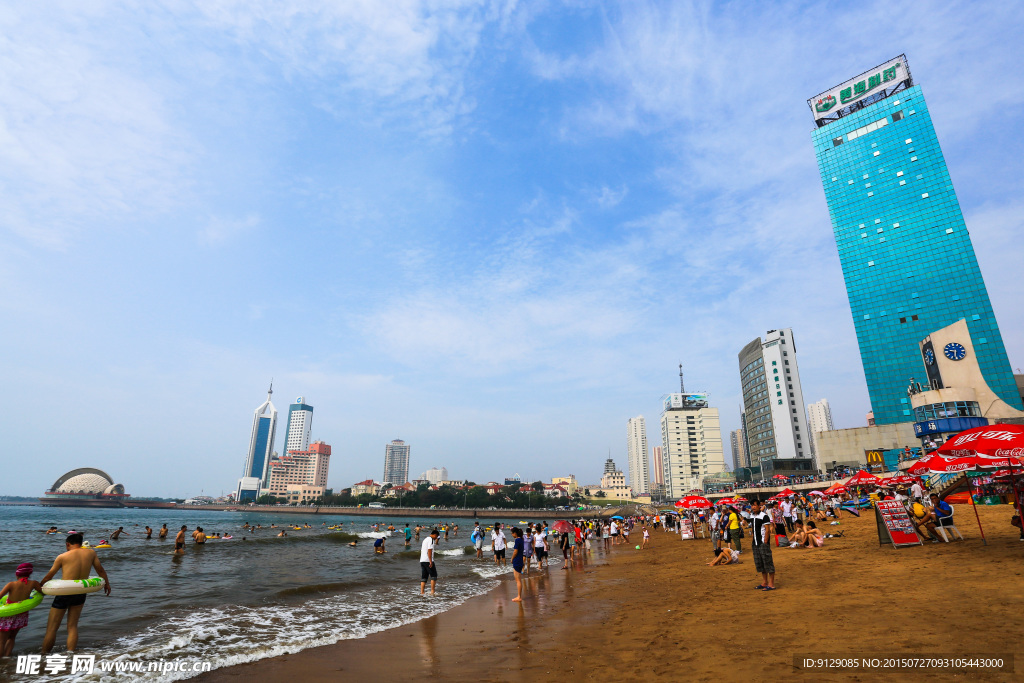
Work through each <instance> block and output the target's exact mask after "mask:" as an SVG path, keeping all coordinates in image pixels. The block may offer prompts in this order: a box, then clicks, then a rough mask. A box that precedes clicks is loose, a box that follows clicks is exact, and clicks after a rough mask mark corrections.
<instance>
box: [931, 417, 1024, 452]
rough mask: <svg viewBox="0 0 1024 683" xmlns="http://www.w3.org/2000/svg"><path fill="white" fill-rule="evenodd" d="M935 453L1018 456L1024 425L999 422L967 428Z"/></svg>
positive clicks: (1023, 437)
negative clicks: (999, 423)
mask: <svg viewBox="0 0 1024 683" xmlns="http://www.w3.org/2000/svg"><path fill="white" fill-rule="evenodd" d="M936 453H938V454H939V455H944V456H946V457H954V458H965V457H971V456H978V457H982V458H1007V457H1011V456H1012V457H1018V458H1019V457H1022V456H1024V425H1003V424H1001V425H988V426H985V427H975V428H974V429H968V430H967V431H964V432H960V433H959V434H957V435H956V436H954V437H951V438H950V439H948V440H947V441H946V443H944V444H942V445H941V446H940V447H939V450H937V451H936Z"/></svg>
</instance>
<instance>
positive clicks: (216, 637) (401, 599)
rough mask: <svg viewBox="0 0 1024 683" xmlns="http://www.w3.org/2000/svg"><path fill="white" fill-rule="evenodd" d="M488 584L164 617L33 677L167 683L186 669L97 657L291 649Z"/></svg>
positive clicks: (189, 656)
mask: <svg viewBox="0 0 1024 683" xmlns="http://www.w3.org/2000/svg"><path fill="white" fill-rule="evenodd" d="M492 585H493V584H491V583H490V582H488V583H486V584H479V583H465V584H460V585H455V584H451V588H450V589H449V590H444V589H442V591H441V592H439V593H438V595H437V596H434V597H426V598H424V597H421V596H420V595H419V593H418V591H417V590H416V587H414V588H408V587H402V588H399V587H383V588H375V589H371V590H367V591H362V592H359V593H351V594H344V595H335V596H331V597H328V598H322V599H318V600H310V601H308V602H305V603H303V604H301V605H297V606H296V605H277V606H270V607H259V608H253V607H244V606H238V605H227V606H224V607H220V608H215V609H206V610H204V611H201V612H195V613H192V614H187V615H183V616H178V617H172V618H169V619H167V620H165V621H163V622H161V623H159V624H156V625H154V626H152V627H149V628H146V629H144V630H142V631H140V632H138V633H136V634H132V635H130V636H126V637H123V638H119V639H118V640H117V641H115V642H114V643H112V644H111V645H109V646H107V647H104V648H100V649H99V650H97V651H96V653H95V654H96V661H97V667H96V670H95V671H94V672H93V673H91V674H81V675H78V676H75V677H68V676H61V677H59V678H58V677H50V676H34V677H32V679H31V680H32V681H58V680H60V681H68V680H72V681H76V682H81V683H92V682H97V683H98V682H100V681H104V682H105V681H112V680H113V681H126V682H135V681H145V682H146V683H150V682H154V681H155V682H159V683H169V682H171V681H176V680H182V679H185V678H191V677H192V676H194V675H196V674H193V673H190V672H166V673H163V674H156V673H128V672H121V673H117V674H113V673H109V672H101V671H100V670H99V668H100V667H99V662H108V663H115V662H131V661H143V662H153V661H160V660H165V661H171V660H187V661H192V662H195V661H209V662H211V664H212V666H213V668H214V669H219V668H221V667H225V666H233V665H236V664H243V663H246V662H252V661H256V660H260V659H266V658H268V657H276V656H279V655H283V654H292V653H295V652H299V651H300V650H304V649H306V648H310V647H318V646H321V645H330V644H331V643H336V642H338V641H339V640H346V639H351V638H362V637H365V636H367V635H369V634H371V633H376V632H378V631H383V630H386V629H391V628H396V627H398V626H401V625H403V624H408V623H411V622H414V621H418V620H420V619H424V618H426V617H429V616H431V615H434V614H438V613H440V612H444V611H446V610H449V609H451V608H453V607H455V606H456V605H459V604H461V603H463V602H465V601H466V600H468V599H469V598H471V597H474V596H475V595H480V594H482V593H484V592H486V591H487V590H489V589H490V588H491V586H492Z"/></svg>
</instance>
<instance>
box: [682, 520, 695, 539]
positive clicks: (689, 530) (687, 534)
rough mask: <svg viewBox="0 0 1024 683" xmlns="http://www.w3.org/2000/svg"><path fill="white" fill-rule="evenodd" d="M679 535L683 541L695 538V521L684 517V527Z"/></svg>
mask: <svg viewBox="0 0 1024 683" xmlns="http://www.w3.org/2000/svg"><path fill="white" fill-rule="evenodd" d="M679 535H680V536H681V537H682V538H683V540H686V539H692V538H693V520H691V519H687V518H686V517H683V520H682V527H681V528H680V531H679Z"/></svg>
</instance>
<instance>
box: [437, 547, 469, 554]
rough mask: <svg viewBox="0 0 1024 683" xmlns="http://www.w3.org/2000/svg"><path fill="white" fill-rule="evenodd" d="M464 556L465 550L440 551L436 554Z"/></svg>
mask: <svg viewBox="0 0 1024 683" xmlns="http://www.w3.org/2000/svg"><path fill="white" fill-rule="evenodd" d="M465 554H466V549H465V548H452V549H450V550H442V551H440V552H439V553H438V555H465Z"/></svg>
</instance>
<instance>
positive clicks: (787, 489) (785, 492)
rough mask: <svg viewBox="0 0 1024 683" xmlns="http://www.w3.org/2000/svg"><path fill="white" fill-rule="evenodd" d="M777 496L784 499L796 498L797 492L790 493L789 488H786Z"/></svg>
mask: <svg viewBox="0 0 1024 683" xmlns="http://www.w3.org/2000/svg"><path fill="white" fill-rule="evenodd" d="M775 495H777V496H779V497H782V498H784V497H786V496H795V495H796V492H795V491H790V490H789V487H788V486H787V487H786V488H784V489H782V490H781V491H779V492H778V493H776V494H775Z"/></svg>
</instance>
